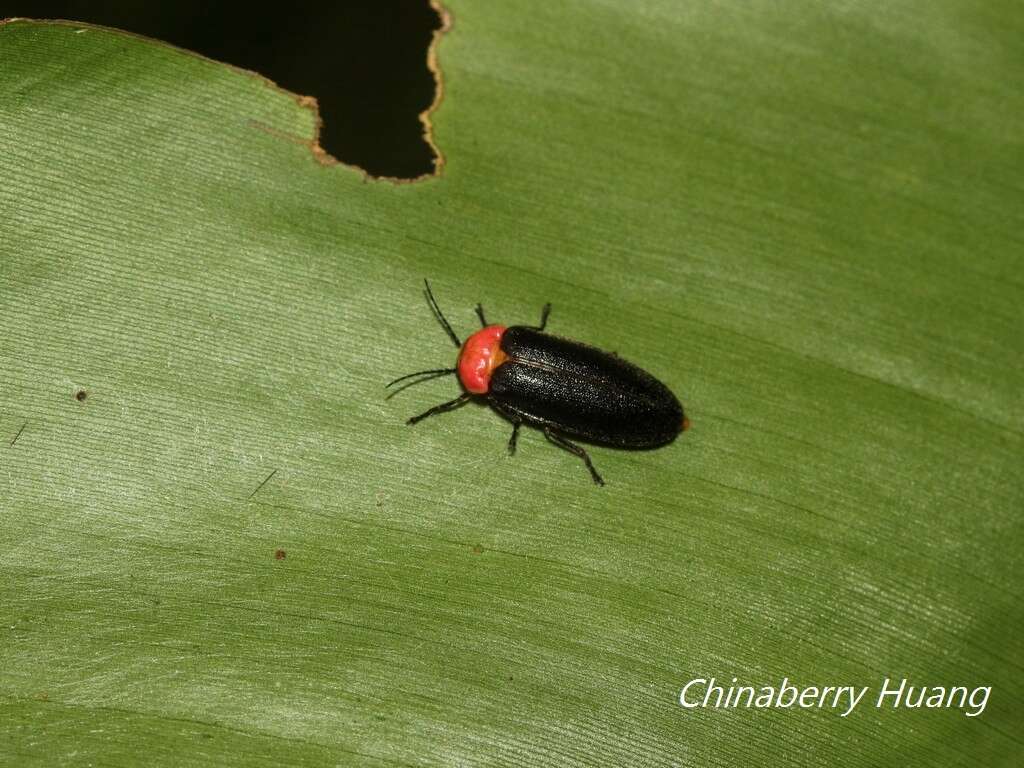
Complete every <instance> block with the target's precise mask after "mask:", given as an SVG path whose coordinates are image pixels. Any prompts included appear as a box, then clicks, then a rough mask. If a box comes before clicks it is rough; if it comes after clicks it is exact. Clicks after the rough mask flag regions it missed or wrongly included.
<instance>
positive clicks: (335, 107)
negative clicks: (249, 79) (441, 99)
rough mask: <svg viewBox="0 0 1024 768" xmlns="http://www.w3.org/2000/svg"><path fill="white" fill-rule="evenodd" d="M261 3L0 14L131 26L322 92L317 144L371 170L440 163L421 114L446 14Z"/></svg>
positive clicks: (399, 173) (63, 5) (399, 170)
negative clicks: (266, 7) (276, 7)
mask: <svg viewBox="0 0 1024 768" xmlns="http://www.w3.org/2000/svg"><path fill="white" fill-rule="evenodd" d="M253 7H254V6H252V5H245V6H242V5H240V4H235V3H210V2H199V0H179V2H176V3H166V4H165V3H141V2H138V0H77V1H76V0H21V1H20V2H19V0H0V18H9V17H12V16H23V17H26V18H34V19H68V20H72V21H83V22H88V23H92V24H102V25H104V26H109V27H117V28H119V29H125V30H128V31H130V32H135V33H136V34H140V35H146V36H147V37H154V38H157V39H159V40H164V41H166V42H168V43H171V44H173V45H177V46H180V47H182V48H187V49H189V50H192V51H196V52H197V53H201V54H203V55H204V56H208V57H209V58H211V59H216V60H217V61H223V62H227V63H229V64H234V65H235V66H239V67H243V68H245V69H251V70H253V71H255V72H259V73H260V74H261V75H264V76H266V77H268V78H270V79H271V80H273V81H274V82H276V83H277V84H278V85H280V86H281V87H282V88H286V89H287V90H289V91H292V92H294V93H297V94H300V95H308V96H315V97H316V99H317V101H318V102H319V104H320V116H321V118H322V119H323V123H324V125H323V129H322V131H321V134H320V146H322V147H323V149H324V150H325V151H327V152H329V153H330V154H331V155H333V156H334V157H336V158H337V159H338V160H340V161H342V162H344V163H348V164H350V165H356V166H359V167H360V168H362V169H364V170H365V171H366V172H367V173H370V174H371V175H373V176H391V177H395V178H404V179H412V178H416V177H418V176H422V175H424V174H430V173H433V172H434V161H435V157H434V152H433V149H432V148H431V147H430V145H429V144H427V142H426V141H425V140H424V138H423V125H422V123H421V122H420V120H419V114H420V113H421V112H423V111H424V110H426V109H427V108H428V107H429V106H430V104H431V103H432V102H433V100H434V95H435V88H436V83H435V81H434V75H433V74H432V73H431V72H430V71H429V70H428V69H427V49H428V47H429V45H430V43H431V40H432V37H433V34H434V31H435V30H437V29H440V28H441V19H440V18H439V16H438V14H437V12H436V11H435V10H434V9H433V8H431V7H430V4H429V3H428V1H427V0H365V1H363V2H353V1H352V0H349V1H348V2H342V3H330V4H329V3H323V4H319V3H302V2H300V3H290V4H288V5H286V6H284V7H283V8H282V9H281V12H278V13H273V14H252V13H251V9H252V8H253Z"/></svg>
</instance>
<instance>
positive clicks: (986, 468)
mask: <svg viewBox="0 0 1024 768" xmlns="http://www.w3.org/2000/svg"><path fill="white" fill-rule="evenodd" d="M453 6H454V7H453V9H452V10H453V16H454V20H455V26H454V28H453V31H452V32H451V33H450V34H449V35H448V37H447V38H446V39H445V40H444V41H443V43H442V45H441V49H440V56H441V65H442V69H443V71H444V76H445V101H444V103H443V104H442V107H441V109H440V111H439V112H438V113H437V114H436V119H435V124H436V134H435V139H436V141H437V143H438V145H439V147H440V148H441V150H442V152H443V153H444V154H445V156H446V158H447V163H446V166H445V171H444V173H443V175H442V177H441V178H439V179H435V180H430V181H428V182H424V183H418V184H408V185H393V184H390V183H372V182H371V183H367V182H364V181H363V178H362V176H361V175H360V174H359V173H357V172H355V171H352V170H350V169H347V168H344V167H341V166H334V167H325V166H323V165H321V164H319V163H318V162H317V160H316V159H315V157H314V155H313V153H312V152H311V151H310V146H309V142H310V140H311V139H312V136H313V131H314V116H313V115H312V114H311V112H310V111H309V110H308V109H307V108H306V107H305V106H303V105H302V104H300V103H298V102H297V101H296V100H295V99H294V98H293V97H292V96H290V95H289V94H287V93H284V92H282V91H279V90H277V89H275V88H274V87H272V86H270V85H269V84H268V83H267V82H265V81H263V80H261V79H259V78H257V77H253V76H251V75H248V74H246V73H244V72H240V71H237V70H233V69H230V68H228V67H225V66H223V65H218V64H216V63H214V62H210V61H207V60H204V59H201V58H198V57H195V56H192V55H189V54H187V53H184V52H181V51H178V50H175V49H172V48H169V47H167V46H164V45H161V44H158V43H154V42H150V41H146V40H142V39H138V38H134V37H130V36H124V35H121V34H118V33H116V32H112V31H107V30H98V29H92V28H82V27H76V26H74V25H47V24H36V23H30V22H17V23H9V24H7V25H5V26H3V27H0V50H2V51H3V53H4V61H5V66H4V68H3V69H2V71H0V78H2V88H0V93H2V94H3V95H2V97H0V149H2V156H3V157H4V168H5V170H6V171H7V172H6V174H5V183H4V184H3V185H2V186H0V206H2V208H0V210H2V212H3V216H2V219H0V222H2V223H0V228H2V237H0V290H2V294H0V295H2V301H0V328H2V329H3V333H2V334H0V392H2V396H0V434H3V435H9V437H8V438H7V439H5V440H4V441H3V442H2V444H0V515H2V521H0V522H2V524H0V568H2V573H3V578H2V579H0V605H2V606H3V611H4V618H5V621H4V622H3V624H2V625H0V632H2V633H3V641H2V642H0V711H2V717H0V723H2V725H0V728H2V731H3V738H2V740H0V754H2V755H3V756H4V758H5V759H7V760H15V761H17V762H19V763H21V764H25V763H40V764H43V763H45V764H53V763H55V762H57V763H59V762H85V761H93V762H97V763H101V762H102V763H113V764H124V763H129V762H133V761H137V760H138V759H139V758H140V757H141V756H144V757H146V758H147V759H149V760H152V761H157V762H173V763H175V764H195V765H213V764H217V765H219V764H223V763H225V762H228V761H234V762H239V763H242V762H251V761H255V760H257V759H258V758H259V757H260V756H263V755H269V756H270V757H271V758H272V759H274V760H275V762H281V763H283V764H323V763H324V762H339V763H343V764H365V765H436V764H441V765H461V764H488V765H510V766H511V765H559V766H562V765H573V764H578V765H585V764H591V765H592V764H602V765H620V764H630V765H645V764H651V765H663V764H672V763H678V764H680V765H723V766H724V765H738V764H753V763H757V764H763V763H780V764H787V765H798V766H802V765H806V766H812V765H819V764H821V763H822V762H828V763H830V764H834V765H841V766H858V765H875V764H880V763H886V764H889V763H898V764H910V765H918V764H920V765H924V764H943V765H971V766H973V765H977V764H985V765H1009V764H1013V762H1014V761H1015V759H1016V758H1017V756H1018V755H1019V754H1020V749H1021V743H1020V737H1019V736H1017V735H1016V726H1017V724H1019V722H1020V719H1021V714H1022V692H1024V690H1022V689H1024V666H1022V660H1024V641H1022V639H1021V638H1022V637H1024V633H1022V632H1021V629H1022V625H1024V621H1022V618H1024V617H1022V608H1021V602H1020V585H1021V577H1022V569H1024V564H1022V562H1021V557H1020V553H1021V552H1022V551H1024V547H1022V545H1024V535H1022V530H1021V518H1020V509H1021V503H1022V501H1024V487H1022V481H1021V478H1020V471H1019V468H1020V464H1021V458H1022V454H1024V451H1022V447H1024V446H1022V429H1024V424H1022V419H1024V416H1022V411H1021V408H1020V392H1021V388H1022V383H1024V382H1022V377H1024V342H1022V340H1021V339H1022V335H1021V331H1022V328H1021V315H1020V306H1021V302H1022V298H1024V291H1022V283H1021V279H1020V277H1019V275H1020V273H1021V269H1020V267H1021V261H1022V257H1021V254H1022V253H1024V251H1022V249H1021V247H1020V245H1021V242H1020V239H1021V238H1020V231H1021V226H1020V225H1021V223H1022V214H1021V212H1022V211H1024V205H1022V202H1024V189H1022V187H1021V183H1020V178H1021V170H1022V167H1021V166H1022V163H1021V142H1020V134H1019V125H1020V122H1021V118H1022V117H1024V94H1022V93H1021V92H1020V89H1019V88H1017V87H1016V83H1018V82H1020V79H1021V78H1020V75H1021V74H1022V70H1024V62H1022V59H1021V55H1020V48H1019V45H1018V44H1017V42H1018V41H1019V38H1020V34H1019V33H1020V27H1021V25H1022V23H1024V19H1022V17H1021V14H1020V12H1019V9H1017V8H1016V7H1015V6H1013V5H1011V4H1002V5H1000V4H999V3H997V4H995V5H990V6H988V8H987V10H985V11H978V10H977V9H976V8H975V7H974V6H973V5H972V4H967V3H956V2H940V3H928V4H924V3H921V4H917V5H913V4H912V5H911V6H904V7H901V8H888V7H882V6H878V7H867V6H862V7H850V8H844V9H825V8H824V7H818V6H812V5H810V4H806V5H798V6H792V7H788V8H787V9H786V10H785V12H784V13H781V14H780V12H779V10H778V8H777V7H775V6H769V5H768V4H758V3H755V4H749V3H743V4H741V3H734V4H725V5H722V4H719V5H715V6H707V7H701V6H697V7H687V8H683V7H681V6H679V5H678V4H675V3H672V4H670V3H663V4H662V3H657V2H653V1H652V2H649V3H644V4H642V5H630V6H629V8H628V9H627V8H626V7H625V6H619V5H613V4H601V3H596V2H594V3H589V4H587V5H586V6H585V7H576V8H574V9H571V8H562V7H556V6H553V5H550V4H542V3H530V4H528V7H526V8H524V7H517V9H516V10H515V11H513V10H512V9H511V8H505V7H502V6H501V4H488V7H487V8H482V7H474V6H473V5H472V4H465V5H463V4H462V3H453ZM425 276H426V277H430V278H431V279H432V281H433V284H434V288H435V292H436V294H437V295H438V298H439V300H440V302H441V305H442V307H443V308H444V309H445V311H446V312H447V313H448V315H449V317H450V319H451V320H452V321H453V323H454V324H455V326H456V328H457V329H459V330H460V331H461V332H465V331H466V330H468V329H470V328H472V327H473V325H474V322H475V318H474V315H473V312H472V306H473V304H474V303H475V302H476V301H481V302H483V303H484V306H485V307H486V308H487V310H488V313H489V316H490V317H492V318H494V319H495V320H500V321H503V322H509V323H515V322H523V321H531V322H532V320H533V319H534V318H535V317H536V313H537V311H538V309H539V307H540V305H541V304H543V303H544V302H545V301H550V302H552V304H553V305H554V311H553V313H552V317H551V322H550V325H549V329H551V330H553V331H554V332H556V333H563V334H565V335H567V336H572V337H576V338H580V339H583V340H586V341H589V342H591V343H594V344H597V345H598V346H601V347H603V348H606V349H609V350H614V351H617V352H618V353H619V354H621V355H623V356H624V357H627V358H629V359H632V360H635V361H636V362H638V363H641V364H642V365H643V366H644V367H646V368H648V369H650V370H651V371H652V372H653V373H654V374H655V375H657V376H658V377H659V378H661V379H663V380H664V381H665V382H666V383H667V384H669V385H670V386H671V387H672V388H673V389H674V390H675V391H676V392H678V393H679V394H680V396H681V399H682V400H683V402H684V404H685V405H686V406H687V409H688V414H689V415H690V418H691V420H692V422H693V428H692V430H691V431H690V432H688V433H687V434H685V435H684V436H683V437H682V438H680V440H679V441H677V443H676V444H674V445H672V446H670V447H668V448H665V449H662V450H659V451H654V452H640V453H636V452H616V451H612V450H605V449H599V448H595V449H594V450H593V452H592V453H593V457H594V460H595V463H596V464H597V466H598V468H599V469H600V470H601V472H602V474H603V475H604V476H605V478H606V480H608V486H607V487H606V488H604V489H597V488H595V487H593V486H592V484H591V483H590V481H589V479H588V477H587V476H586V472H585V470H584V469H583V468H582V467H581V466H580V465H579V462H578V461H577V460H576V459H575V458H573V457H572V456H570V455H568V454H566V453H564V452H560V451H556V450H555V449H554V448H552V447H551V446H549V445H547V444H546V443H545V441H544V440H543V437H542V436H540V435H538V434H537V433H535V432H524V433H523V435H522V436H521V437H520V441H519V451H518V453H517V455H516V456H515V457H513V458H509V457H507V456H506V455H505V443H506V441H507V438H508V429H509V428H508V425H507V424H506V423H505V422H503V421H501V420H500V419H499V418H498V417H497V416H496V415H495V414H494V413H492V412H489V411H488V410H487V409H485V408H481V407H467V408H463V409H461V410H460V411H458V412H457V413H453V414H448V415H446V416H443V417H438V418H437V419H434V420H430V421H426V422H423V423H422V424H420V425H417V426H416V427H415V428H407V427H406V426H404V423H403V422H404V419H405V418H406V417H407V416H409V415H412V414H414V413H418V412H420V411H422V410H423V409H425V408H426V407H428V406H430V405H433V404H435V403H438V402H441V401H442V400H445V399H449V398H451V397H452V396H454V394H455V392H456V387H455V384H454V383H453V382H452V381H451V380H450V379H439V380H436V381H433V382H431V383H429V384H424V385H423V386H421V387H418V388H414V389H410V390H408V391H406V392H403V393H402V394H401V395H399V396H397V397H395V398H392V399H390V400H385V399H384V397H383V391H382V385H383V383H384V382H385V381H387V380H389V379H391V378H393V377H395V376H398V375H400V374H403V373H406V372H408V371H411V370H416V369H418V368H426V367H434V366H438V365H449V364H451V361H452V360H453V359H454V349H453V348H452V347H451V345H450V344H449V343H448V341H447V340H446V339H445V337H444V335H443V333H442V332H441V330H440V329H439V328H437V327H436V324H435V323H434V321H433V319H432V318H431V317H430V313H429V311H428V309H427V307H426V305H425V303H424V301H423V299H422V296H421V293H420V291H421V287H420V281H421V279H422V278H423V277H425ZM79 390H82V391H85V392H86V393H87V396H86V397H85V399H83V400H79V399H76V396H75V393H76V392H78V391H79ZM19 431H20V434H19V435H18V437H17V439H16V440H14V441H13V445H11V444H9V443H10V442H11V441H12V440H13V438H14V437H15V435H16V433H19ZM268 477H269V480H268V479H267V478H268ZM261 483H262V487H260V485H261ZM277 550H283V551H285V552H286V557H284V558H280V557H278V556H276V555H275V553H276V552H277ZM710 676H715V677H717V678H719V679H723V678H724V679H731V678H732V677H733V676H736V677H738V678H739V679H740V680H741V681H742V682H748V683H750V684H754V685H769V684H771V685H777V684H778V682H779V681H780V680H781V678H782V677H784V676H785V677H788V678H790V680H793V681H799V684H800V685H858V686H861V685H864V686H871V687H872V689H873V690H874V691H875V693H876V694H877V689H878V686H879V684H880V683H881V682H882V680H884V679H885V678H886V677H891V678H903V677H906V678H908V679H910V680H911V681H912V682H915V683H917V684H925V685H947V686H948V685H954V684H956V685H969V686H971V687H973V686H976V685H991V686H993V691H992V695H991V699H990V702H989V705H988V707H987V709H986V711H985V712H984V714H983V715H981V716H979V717H975V718H967V717H965V716H964V715H963V714H962V713H961V712H959V711H957V710H933V711H914V710H890V709H876V708H874V706H868V705H861V708H859V709H858V710H857V711H855V712H854V713H853V714H851V715H850V716H849V717H847V718H840V717H839V716H838V713H837V712H835V711H831V710H828V709H823V710H815V709H810V710H794V709H790V710H774V711H772V710H768V711H755V710H749V711H748V710H742V709H741V710H728V711H726V710H718V711H716V710H711V709H708V710H692V711H690V710H683V709H682V708H681V707H679V705H678V703H677V700H678V695H679V688H680V687H681V686H682V684H683V683H685V682H686V681H687V680H690V679H692V678H697V677H710ZM869 698H870V696H869Z"/></svg>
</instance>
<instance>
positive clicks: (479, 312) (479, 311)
mask: <svg viewBox="0 0 1024 768" xmlns="http://www.w3.org/2000/svg"><path fill="white" fill-rule="evenodd" d="M476 316H477V317H479V318H480V327H481V328H486V327H487V321H486V320H484V308H483V307H482V306H481V305H479V304H477V305H476Z"/></svg>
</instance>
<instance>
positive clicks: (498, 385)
mask: <svg viewBox="0 0 1024 768" xmlns="http://www.w3.org/2000/svg"><path fill="white" fill-rule="evenodd" d="M423 283H424V285H425V286H426V291H425V293H426V297H427V302H428V304H429V305H430V309H431V311H432V312H433V313H434V316H435V317H436V318H437V320H438V322H440V323H441V326H442V327H443V328H444V330H445V332H446V333H447V334H448V338H450V339H451V340H452V342H453V343H454V344H455V346H456V347H458V348H459V356H458V361H457V363H456V365H455V367H454V368H433V369H430V370H426V371H417V372H415V373H410V374H408V375H406V376H400V377H399V378H397V379H395V380H394V381H391V382H389V383H388V384H387V385H386V387H385V388H390V387H393V386H394V385H395V384H398V383H400V382H403V381H408V380H409V379H417V380H416V381H413V382H411V383H410V384H407V385H406V386H407V387H409V386H413V385H414V384H421V383H423V382H424V381H428V380H430V379H433V378H437V377H439V376H444V375H448V374H458V378H459V383H460V384H461V385H462V389H463V390H464V391H463V393H462V394H461V395H459V396H458V397H456V398H455V399H454V400H449V401H448V402H445V403H441V404H440V405H435V406H434V407H433V408H430V409H428V410H426V411H424V412H423V413H421V414H419V415H418V416H413V417H412V418H411V419H409V420H408V421H407V422H406V423H407V424H416V423H418V422H420V421H423V419H425V418H427V417H429V416H436V415H437V414H439V413H445V412H447V411H453V410H455V409H456V408H459V407H461V406H463V405H465V404H466V403H468V402H469V401H470V400H473V399H474V398H477V399H483V400H485V401H486V402H487V403H488V404H489V405H490V406H491V407H492V408H493V409H494V410H495V411H497V412H498V413H499V414H500V415H501V416H503V417H504V418H505V419H507V420H508V421H509V422H511V424H512V436H511V437H510V438H509V441H508V450H509V453H510V454H512V453H515V450H516V441H517V439H518V438H519V428H520V427H521V426H522V425H523V424H527V425H529V426H532V427H536V428H537V429H539V430H541V431H542V432H543V433H544V437H546V438H547V439H548V441H549V442H551V443H553V444H554V445H556V446H558V447H559V448H563V449H564V450H566V451H569V453H572V454H573V455H575V456H578V457H579V458H580V459H582V460H583V463H584V464H586V466H587V469H588V470H589V471H590V476H591V477H592V478H593V480H594V482H595V483H597V484H598V485H604V480H603V479H602V478H601V475H599V474H598V472H597V470H596V469H594V464H593V462H591V460H590V455H589V454H588V453H587V451H586V450H585V449H584V448H582V447H581V446H579V445H576V444H575V443H573V442H571V441H570V440H569V438H570V437H571V438H577V439H580V440H583V441H585V442H588V443H593V444H596V445H604V446H611V447H614V448H632V449H644V448H657V447H659V446H662V445H666V444H667V443H670V442H672V441H673V440H675V438H676V436H677V435H678V434H679V433H680V432H682V431H684V430H686V429H687V428H688V427H689V426H690V422H689V420H688V419H687V418H686V416H685V414H684V413H683V406H682V405H680V403H679V400H678V399H676V396H675V395H673V394H672V392H671V391H670V390H669V388H668V387H666V386H665V385H664V384H662V383H661V382H660V381H658V380H657V379H656V378H654V377H653V376H652V375H651V374H649V373H647V371H645V370H643V369H642V368H639V367H637V366H636V365H633V364H632V363H630V362H627V361H626V360H623V359H622V358H621V357H619V356H618V355H617V354H615V353H609V352H604V351H602V350H600V349H597V348H596V347H592V346H590V345H588V344H583V343H581V342H578V341H572V340H570V339H565V338H562V337H560V336H553V335H551V334H549V333H545V332H544V329H545V328H546V327H547V323H548V315H549V314H550V313H551V305H550V304H545V305H544V308H543V309H542V310H541V315H540V324H539V325H512V326H504V325H491V324H488V322H487V319H486V317H485V316H484V310H483V307H482V306H481V305H480V304H477V305H476V314H477V317H479V318H480V325H481V329H480V330H479V331H476V332H475V333H473V334H472V335H471V336H470V337H469V338H468V339H466V343H465V344H463V343H462V342H461V341H460V340H459V337H458V336H457V335H456V333H455V331H454V330H452V326H451V324H450V323H449V322H448V320H447V319H445V316H444V314H443V313H442V312H441V308H440V307H439V306H438V304H437V300H436V299H435V298H434V294H433V292H432V291H431V290H430V283H429V282H428V281H427V280H424V281H423ZM404 388H405V387H401V388H400V389H404ZM400 389H399V390H395V392H394V393H393V394H395V393H397V392H398V391H400Z"/></svg>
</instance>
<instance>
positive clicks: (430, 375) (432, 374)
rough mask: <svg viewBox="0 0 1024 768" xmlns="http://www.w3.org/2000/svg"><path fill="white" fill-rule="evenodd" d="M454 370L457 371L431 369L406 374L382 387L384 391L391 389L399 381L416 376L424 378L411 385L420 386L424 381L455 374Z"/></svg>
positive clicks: (451, 369) (452, 369)
mask: <svg viewBox="0 0 1024 768" xmlns="http://www.w3.org/2000/svg"><path fill="white" fill-rule="evenodd" d="M456 370H457V369H455V368H433V369H431V370H429V371H416V373H408V374H406V375H405V376H399V377H398V378H397V379H395V380H394V381H389V382H388V383H387V384H385V385H384V389H387V388H388V387H392V386H394V385H395V384H397V383H398V382H400V381H405V380H406V379H412V378H415V377H416V376H423V377H424V378H423V379H421V380H420V381H415V382H413V384H422V383H423V382H424V381H430V380H431V379H436V378H437V377H438V376H445V375H446V374H450V373H455V371H456ZM409 386H410V387H411V386H412V384H410V385H409Z"/></svg>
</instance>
